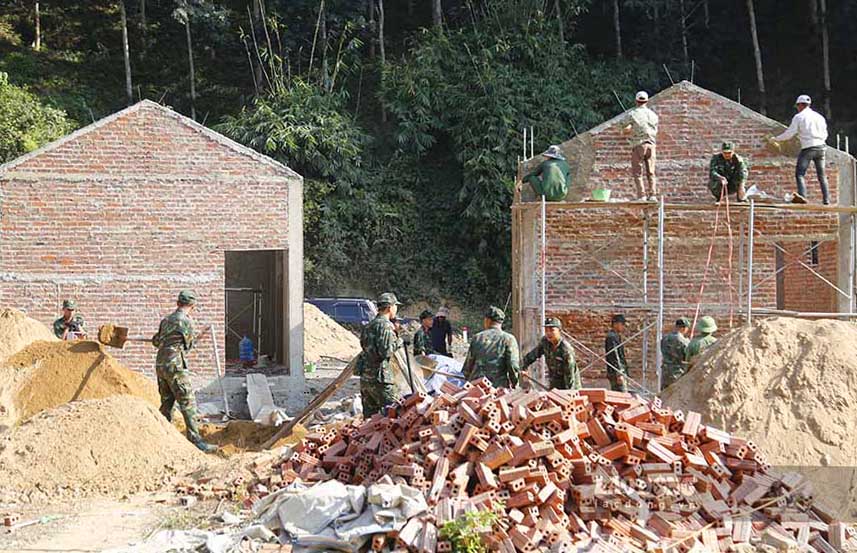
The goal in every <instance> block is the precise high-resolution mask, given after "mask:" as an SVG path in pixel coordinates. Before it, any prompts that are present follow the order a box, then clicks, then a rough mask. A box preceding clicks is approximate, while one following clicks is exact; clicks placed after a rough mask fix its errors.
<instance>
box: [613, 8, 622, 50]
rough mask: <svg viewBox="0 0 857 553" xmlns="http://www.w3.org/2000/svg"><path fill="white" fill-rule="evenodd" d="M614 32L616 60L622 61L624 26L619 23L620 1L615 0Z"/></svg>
mask: <svg viewBox="0 0 857 553" xmlns="http://www.w3.org/2000/svg"><path fill="white" fill-rule="evenodd" d="M613 32H614V33H615V35H616V58H617V59H622V25H621V23H620V21H619V0H613Z"/></svg>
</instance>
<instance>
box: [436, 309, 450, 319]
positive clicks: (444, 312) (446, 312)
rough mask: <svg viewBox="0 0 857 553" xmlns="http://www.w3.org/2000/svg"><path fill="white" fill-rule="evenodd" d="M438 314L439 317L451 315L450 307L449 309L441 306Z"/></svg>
mask: <svg viewBox="0 0 857 553" xmlns="http://www.w3.org/2000/svg"><path fill="white" fill-rule="evenodd" d="M437 316H438V317H449V309H447V308H446V307H441V308H440V309H438V310H437Z"/></svg>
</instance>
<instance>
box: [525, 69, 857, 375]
mask: <svg viewBox="0 0 857 553" xmlns="http://www.w3.org/2000/svg"><path fill="white" fill-rule="evenodd" d="M649 105H650V107H651V108H652V109H653V110H654V111H655V112H656V113H658V115H659V116H660V125H659V134H658V144H657V147H658V149H657V176H658V181H659V186H660V189H661V192H662V193H663V194H664V196H665V205H664V218H663V225H664V228H663V238H662V239H663V255H664V257H663V259H664V262H663V275H664V276H663V290H662V293H663V302H662V305H663V321H664V322H663V331H664V332H669V331H670V330H671V327H672V323H673V321H674V320H675V319H676V318H677V317H678V316H689V317H693V316H694V315H695V314H696V307H697V304H699V313H698V315H700V316H701V315H712V316H714V317H715V318H716V319H717V321H718V324H719V326H720V327H721V329H723V330H726V329H728V328H729V327H730V326H735V325H738V324H743V322H744V321H745V320H746V312H747V302H748V297H747V290H748V288H749V286H748V281H749V277H750V270H749V257H750V256H749V247H750V240H749V236H748V229H749V220H748V219H749V211H750V210H749V208H748V205H747V204H740V205H734V204H733V205H730V208H729V210H728V212H727V210H726V208H725V207H721V208H720V209H717V208H716V206H715V205H714V198H713V197H712V196H711V194H710V192H709V191H708V189H707V186H706V183H707V180H708V162H709V160H710V158H711V156H712V155H713V154H715V153H717V152H719V148H720V144H721V143H722V142H723V141H724V140H732V141H734V142H735V143H736V149H737V152H738V153H739V154H740V155H742V156H745V157H747V158H748V159H749V161H750V164H751V168H750V177H749V181H748V185H757V186H758V187H759V188H761V189H762V190H763V191H764V192H766V193H767V194H769V195H770V196H772V197H773V199H772V200H770V203H765V204H763V203H762V202H756V204H757V205H756V208H755V210H754V226H753V228H754V233H753V256H752V259H753V265H752V277H753V286H752V289H753V293H752V309H753V312H754V314H755V315H758V316H761V315H763V314H774V313H781V314H786V313H789V312H836V313H850V312H854V308H853V289H854V238H853V236H852V226H853V217H854V209H853V208H852V207H851V206H854V205H855V202H854V186H855V164H854V163H855V161H854V158H853V157H851V156H849V155H847V154H846V153H845V152H842V151H839V150H836V149H834V148H828V155H827V171H828V179H829V181H830V188H831V196H832V199H833V202H834V203H835V204H838V205H837V206H831V207H828V208H822V206H820V205H816V206H811V207H810V208H809V209H810V210H801V208H798V207H792V206H783V205H782V198H783V197H784V196H785V194H786V193H788V192H793V191H794V190H795V183H794V165H795V157H796V152H797V150H798V149H799V146H797V145H796V144H791V143H790V144H788V145H786V146H785V147H784V151H783V152H778V151H776V150H774V149H773V148H772V147H771V146H770V145H768V144H767V140H766V139H767V137H769V136H772V135H773V134H778V133H779V132H781V131H782V130H783V128H784V127H783V125H782V124H780V123H778V122H777V121H774V120H772V119H769V118H767V117H765V116H763V115H761V114H759V113H756V112H754V111H752V110H751V109H749V108H747V107H746V106H743V105H740V104H738V103H736V102H734V101H732V100H729V99H727V98H725V97H723V96H720V95H718V94H715V93H713V92H711V91H708V90H705V89H703V88H701V87H698V86H696V85H693V84H691V83H689V82H686V81H685V82H681V83H678V84H676V85H674V86H672V87H670V88H668V89H666V90H664V91H662V92H660V93H659V94H657V95H655V96H653V97H652V99H651V101H650V103H649ZM626 124H627V116H626V115H625V114H620V115H618V116H616V117H614V118H613V119H610V120H608V121H606V122H604V123H602V124H600V125H598V126H596V127H594V128H592V129H590V130H589V131H587V132H585V133H582V134H580V135H579V136H576V137H574V138H573V139H571V140H569V141H567V142H564V143H563V144H561V145H560V146H561V148H562V150H563V152H564V153H565V155H566V157H567V159H568V160H569V164H570V165H571V168H572V186H571V189H570V191H569V193H568V196H567V198H566V200H565V201H563V202H550V203H548V204H547V206H546V227H545V234H546V250H545V252H546V257H545V259H546V264H545V267H546V283H547V285H546V294H545V311H546V313H547V315H548V316H558V317H560V318H561V319H562V320H563V321H564V324H565V326H566V327H567V329H568V330H569V331H570V333H571V334H572V336H574V338H575V339H576V340H579V343H577V344H575V345H576V349H577V353H578V358H579V359H578V362H579V364H580V365H581V366H582V367H589V368H588V370H587V371H586V372H585V373H584V377H587V376H591V377H602V376H603V374H604V363H603V361H601V360H599V359H598V357H599V356H600V355H602V354H603V352H604V335H605V333H606V331H607V327H608V326H609V320H610V316H611V315H612V314H613V313H619V312H621V313H624V314H625V315H626V317H627V318H628V319H629V323H630V324H629V325H628V331H627V333H626V338H627V337H631V336H633V335H635V334H637V333H639V335H638V336H637V337H635V338H634V339H632V340H631V341H629V343H628V345H627V346H626V348H627V353H628V357H629V361H630V364H631V370H632V376H634V377H635V378H637V379H642V374H641V371H642V368H643V366H644V365H646V366H647V367H648V368H647V370H646V372H647V375H646V378H647V381H648V383H649V387H650V388H654V385H653V382H654V378H655V365H656V363H655V361H656V349H657V348H656V345H657V341H656V336H657V326H658V325H657V315H658V309H659V305H660V302H659V293H661V290H660V286H659V280H658V274H659V267H658V221H659V218H658V204H656V203H638V202H633V201H628V200H629V199H630V198H633V197H634V184H633V181H632V178H631V176H630V147H629V146H628V141H627V138H626V137H625V136H624V135H623V134H622V132H621V131H622V128H623V127H624V126H625V125H626ZM794 142H796V139H795V141H794ZM540 161H541V157H540V156H536V159H533V160H530V161H528V162H525V163H524V164H522V167H521V172H522V174H524V173H526V172H527V171H529V170H530V169H531V168H532V167H534V166H535V165H536V164H537V163H539V162H540ZM596 188H609V189H611V191H612V196H613V198H614V199H620V200H621V199H625V201H621V202H617V203H612V202H611V203H609V204H593V203H589V202H584V201H583V200H584V198H589V197H590V195H591V191H592V190H593V189H596ZM807 190H808V192H809V198H810V201H812V202H814V203H816V204H820V192H819V188H818V183H817V181H816V177H815V173H814V171H811V172H810V173H808V174H807ZM733 199H734V197H733ZM776 202H779V203H780V205H772V204H774V203H776ZM541 220H542V219H541V208H540V202H539V201H537V198H535V197H534V196H533V193H532V191H531V190H529V186H526V187H522V188H520V189H519V190H518V191H516V194H515V200H514V203H513V207H512V235H513V236H512V241H513V246H512V259H513V276H512V278H513V284H512V293H513V307H514V309H513V310H514V313H515V318H514V330H515V334H516V336H517V337H518V339H519V341H520V342H521V347H522V350H524V351H526V350H528V349H529V348H530V347H532V346H533V345H534V344H535V342H536V340H537V339H538V337H539V336H540V335H541V328H540V322H539V318H540V311H541V296H542V293H541V282H540V280H541V269H540V263H539V259H540V254H541ZM715 229H716V231H715ZM709 252H710V262H709ZM703 284H704V286H703ZM833 286H835V287H836V288H834V287H833ZM837 288H838V290H837ZM646 327H648V330H646V331H644V330H643V329H645V328H646ZM644 357H645V359H646V362H645V363H644V362H643V358H644Z"/></svg>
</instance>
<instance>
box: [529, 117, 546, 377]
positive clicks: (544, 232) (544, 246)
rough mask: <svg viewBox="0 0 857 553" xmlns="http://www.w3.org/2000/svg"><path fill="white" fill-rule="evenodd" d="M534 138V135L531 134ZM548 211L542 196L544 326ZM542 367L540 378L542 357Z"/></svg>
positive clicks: (543, 363) (543, 320) (542, 309)
mask: <svg viewBox="0 0 857 553" xmlns="http://www.w3.org/2000/svg"><path fill="white" fill-rule="evenodd" d="M531 136H532V133H531ZM546 215H547V210H546V209H545V196H544V194H542V303H541V315H542V317H541V319H542V320H541V324H544V322H545V317H546V316H547V313H546V312H545V303H546V299H547V264H548V252H547V243H548V241H547V218H546ZM540 367H541V373H542V374H541V375H539V377H540V378H541V377H543V376H544V373H545V370H546V364H545V361H544V357H542V361H541V363H540Z"/></svg>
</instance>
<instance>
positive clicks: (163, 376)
mask: <svg viewBox="0 0 857 553" xmlns="http://www.w3.org/2000/svg"><path fill="white" fill-rule="evenodd" d="M176 307H177V309H176V310H175V311H173V313H172V314H170V315H169V316H167V317H165V318H164V319H162V320H161V324H160V326H159V327H158V332H157V334H155V335H154V336H152V345H153V346H155V347H156V348H158V356H157V357H156V358H155V372H156V374H157V376H158V393H159V394H160V396H161V414H162V415H163V416H164V417H166V419H167V420H168V421H169V420H172V416H173V405H175V404H176V403H178V406H179V411H180V412H181V414H182V417H184V422H185V427H186V428H187V431H186V432H187V439H188V440H190V442H191V443H193V445H195V446H196V447H198V448H199V449H200V450H202V451H204V452H206V453H209V452H212V451H214V450H216V449H217V448H216V447H215V446H213V445H211V444H208V443H206V442H205V441H203V439H202V437H201V436H200V435H199V429H198V427H197V425H196V401H195V400H194V396H193V388H192V387H191V384H190V370H189V369H188V364H187V354H188V352H189V351H190V349H191V348H192V347H193V345H194V342H195V341H196V339H197V338H198V335H196V334H195V333H194V327H193V320H192V319H191V317H190V314H191V312H193V310H194V308H195V307H196V295H195V294H194V293H193V292H192V291H190V290H182V291H181V292H179V297H178V302H176Z"/></svg>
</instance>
